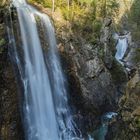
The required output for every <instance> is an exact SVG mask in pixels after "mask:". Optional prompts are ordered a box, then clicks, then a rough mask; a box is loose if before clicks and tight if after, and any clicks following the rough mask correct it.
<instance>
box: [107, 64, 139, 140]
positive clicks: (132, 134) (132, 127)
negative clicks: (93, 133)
mask: <svg viewBox="0 0 140 140" xmlns="http://www.w3.org/2000/svg"><path fill="white" fill-rule="evenodd" d="M118 112H119V114H118V118H117V119H116V121H115V122H113V124H111V126H110V129H109V132H108V135H107V139H108V140H110V139H111V140H125V139H127V140H139V139H140V135H139V134H140V67H138V68H137V71H136V73H135V75H134V76H133V78H132V79H131V80H130V81H129V82H128V84H127V89H126V93H125V94H124V95H123V96H122V98H121V99H120V102H119V111H118Z"/></svg>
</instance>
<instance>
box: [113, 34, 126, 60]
mask: <svg viewBox="0 0 140 140" xmlns="http://www.w3.org/2000/svg"><path fill="white" fill-rule="evenodd" d="M127 48H128V43H127V37H123V38H122V37H121V36H120V37H119V36H118V44H117V46H116V49H117V52H116V55H115V58H116V59H117V60H118V61H121V60H122V59H123V57H124V55H125V53H126V50H127Z"/></svg>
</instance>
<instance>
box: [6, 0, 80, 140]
mask: <svg viewBox="0 0 140 140" xmlns="http://www.w3.org/2000/svg"><path fill="white" fill-rule="evenodd" d="M12 2H13V5H14V7H16V9H17V14H18V20H19V25H20V33H21V42H22V43H21V44H22V45H21V46H20V47H21V48H22V50H23V54H22V55H23V60H21V59H20V57H19V54H18V51H17V47H16V41H15V39H14V33H13V29H12V27H11V28H8V34H9V40H10V42H12V45H13V50H14V51H13V52H14V54H13V55H14V57H15V60H16V64H17V66H18V71H19V73H20V78H21V81H22V84H23V89H24V90H23V91H24V97H25V99H24V121H25V128H26V130H25V134H26V139H27V140H73V139H75V140H76V139H81V138H78V137H77V132H78V133H79V135H80V131H78V129H77V128H76V125H75V123H74V122H73V120H72V118H71V115H70V109H69V107H68V101H67V93H66V86H65V77H64V75H63V73H62V69H61V66H60V61H59V56H58V52H57V48H56V40H55V35H54V29H53V26H52V24H51V22H50V20H49V18H48V16H47V15H45V14H42V13H40V12H38V11H37V10H36V9H34V8H33V7H31V6H30V5H28V4H27V3H26V1H25V0H13V1H12ZM36 16H38V17H39V18H40V22H41V24H42V25H43V27H44V29H43V30H45V38H46V40H47V41H48V44H49V50H48V53H47V54H48V57H47V59H46V58H45V56H44V55H43V51H42V46H41V40H40V37H39V33H38V28H37V22H36ZM46 61H47V63H48V64H49V65H48V66H47V65H46Z"/></svg>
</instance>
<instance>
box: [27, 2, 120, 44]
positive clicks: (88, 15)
mask: <svg viewBox="0 0 140 140" xmlns="http://www.w3.org/2000/svg"><path fill="white" fill-rule="evenodd" d="M28 1H29V2H30V3H35V2H36V3H38V4H41V5H42V6H43V7H47V8H52V9H53V8H54V10H55V11H57V10H58V9H59V11H61V14H62V15H63V18H64V20H65V21H67V22H69V24H70V27H69V29H70V30H71V31H73V32H76V33H78V34H79V33H80V34H82V35H84V38H85V39H86V40H88V41H90V42H91V43H93V44H95V43H96V42H98V38H99V36H100V29H101V26H102V21H103V18H105V17H114V15H115V14H116V13H117V10H118V7H119V4H118V2H117V0H55V1H54V3H53V0H41V1H40V0H28ZM52 11H53V10H52Z"/></svg>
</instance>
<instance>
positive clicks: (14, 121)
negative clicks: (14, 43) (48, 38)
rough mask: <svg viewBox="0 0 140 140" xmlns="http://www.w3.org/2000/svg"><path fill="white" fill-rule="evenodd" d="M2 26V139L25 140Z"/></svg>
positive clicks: (0, 29) (0, 58) (0, 63)
mask: <svg viewBox="0 0 140 140" xmlns="http://www.w3.org/2000/svg"><path fill="white" fill-rule="evenodd" d="M4 27H5V26H4V23H3V21H2V22H1V24H0V139H1V140H23V139H24V138H23V130H22V125H21V116H20V105H19V97H20V95H19V94H18V92H17V83H16V79H15V76H14V72H13V67H12V64H11V62H10V58H9V55H8V47H11V46H8V39H7V34H6V33H5V30H4Z"/></svg>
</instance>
